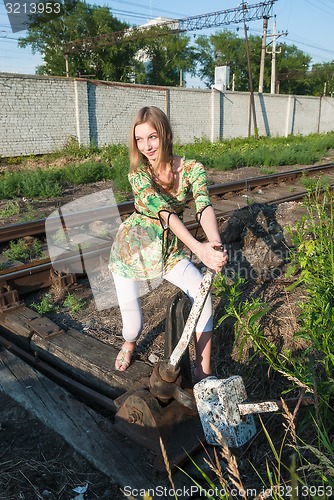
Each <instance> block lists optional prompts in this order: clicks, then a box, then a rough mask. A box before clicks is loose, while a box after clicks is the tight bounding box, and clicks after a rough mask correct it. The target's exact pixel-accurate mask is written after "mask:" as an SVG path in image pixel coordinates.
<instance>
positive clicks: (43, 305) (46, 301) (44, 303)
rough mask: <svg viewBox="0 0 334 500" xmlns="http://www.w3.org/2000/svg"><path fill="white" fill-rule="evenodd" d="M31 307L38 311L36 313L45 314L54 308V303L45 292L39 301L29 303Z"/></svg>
mask: <svg viewBox="0 0 334 500" xmlns="http://www.w3.org/2000/svg"><path fill="white" fill-rule="evenodd" d="M30 306H31V307H32V309H34V310H35V311H37V312H38V314H46V313H48V312H51V311H53V310H54V305H53V303H52V301H51V295H49V294H48V293H46V294H45V295H44V296H43V298H42V299H41V301H40V302H32V303H31V304H30Z"/></svg>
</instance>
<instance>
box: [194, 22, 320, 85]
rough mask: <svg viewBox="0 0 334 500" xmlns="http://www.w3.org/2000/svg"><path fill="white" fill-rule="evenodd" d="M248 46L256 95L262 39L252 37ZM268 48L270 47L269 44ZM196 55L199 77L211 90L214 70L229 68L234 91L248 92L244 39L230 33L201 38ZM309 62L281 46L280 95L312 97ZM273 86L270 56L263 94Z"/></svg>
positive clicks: (293, 49)
mask: <svg viewBox="0 0 334 500" xmlns="http://www.w3.org/2000/svg"><path fill="white" fill-rule="evenodd" d="M248 43H249V54H250V61H251V71H252V80H253V89H254V90H255V91H256V90H257V88H258V84H259V75H260V64H261V46H262V37H261V36H254V35H250V36H249V37H248ZM268 45H269V46H270V43H269V44H268ZM276 50H278V48H277V49H276ZM197 54H198V62H199V69H198V73H199V76H200V77H202V78H203V79H204V81H205V83H206V85H207V86H208V87H210V86H211V85H212V84H213V81H214V69H215V66H224V65H228V66H230V69H231V74H233V75H234V78H235V90H241V91H249V74H248V66H247V57H246V45H245V39H244V38H241V37H239V36H238V35H236V34H235V33H233V32H230V31H223V32H216V33H215V34H213V35H211V36H210V37H206V36H201V37H198V38H197ZM310 62H311V58H310V56H308V55H306V54H305V53H304V52H302V51H301V50H299V49H298V48H297V47H295V46H294V45H292V46H290V45H286V44H282V45H281V52H280V53H279V54H278V55H277V56H276V80H277V81H278V84H279V92H280V93H282V94H287V93H288V94H299V95H302V94H309V93H310V91H311V90H310V89H311V86H310V82H309V78H308V68H309V65H310ZM270 82H271V60H270V55H269V54H266V57H265V67H264V89H263V90H264V92H269V91H270Z"/></svg>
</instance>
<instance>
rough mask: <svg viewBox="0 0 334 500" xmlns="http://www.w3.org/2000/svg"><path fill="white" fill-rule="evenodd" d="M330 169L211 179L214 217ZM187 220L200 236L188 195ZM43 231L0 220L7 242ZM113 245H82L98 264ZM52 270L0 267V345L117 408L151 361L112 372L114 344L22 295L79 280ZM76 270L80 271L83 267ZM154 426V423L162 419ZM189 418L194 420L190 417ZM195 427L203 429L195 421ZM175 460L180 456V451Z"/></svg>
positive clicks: (295, 194)
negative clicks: (53, 316)
mask: <svg viewBox="0 0 334 500" xmlns="http://www.w3.org/2000/svg"><path fill="white" fill-rule="evenodd" d="M333 168H334V165H333V164H327V165H322V166H317V167H310V168H307V169H300V170H297V171H291V172H287V173H284V174H274V175H269V176H264V177H258V178H252V179H245V180H242V181H238V182H233V183H227V184H221V185H213V186H210V193H211V198H212V202H213V206H214V208H215V211H216V213H217V216H218V218H220V219H221V220H223V221H225V222H226V220H228V218H229V216H230V215H231V214H233V213H235V212H236V210H242V209H243V208H245V207H247V206H252V205H254V204H265V205H278V204H280V203H283V202H287V201H298V200H301V199H302V198H303V197H304V196H305V194H306V191H305V189H304V188H303V186H302V185H301V184H300V177H301V176H305V175H308V176H315V175H319V174H320V173H321V174H324V175H326V176H328V177H330V178H331V176H333V179H332V180H331V183H332V184H333V185H334V173H333ZM118 210H119V213H120V215H121V217H123V216H126V215H127V214H128V213H130V212H131V211H132V210H133V203H132V202H127V203H122V204H120V205H118ZM109 211H110V208H108V207H106V208H101V209H100V210H99V211H96V210H95V211H89V210H88V211H85V212H81V213H79V214H73V216H72V218H71V226H77V225H79V226H81V225H84V224H90V223H92V222H94V221H95V220H96V219H98V220H102V221H103V220H105V219H106V218H107V217H108V214H109ZM185 223H186V225H187V226H188V228H189V230H191V231H194V232H196V231H197V236H198V237H201V233H200V231H199V227H198V224H197V223H196V222H195V220H194V206H193V204H192V203H191V202H190V204H189V207H188V208H187V210H186V214H185ZM44 234H45V220H44V219H43V220H38V221H32V222H29V223H22V224H16V225H14V226H4V227H0V243H1V244H2V245H5V244H6V242H8V241H11V240H13V239H17V238H22V237H27V236H39V237H40V236H43V235H44ZM110 245H111V239H110V238H107V239H106V240H105V241H104V242H103V244H102V245H101V246H100V247H99V248H96V247H94V248H92V249H88V250H86V253H85V259H87V260H90V261H91V262H96V263H98V262H101V258H102V259H107V258H108V255H109V252H110ZM75 259H77V255H76V254H75V253H72V254H71V253H68V254H67V255H66V256H65V257H64V258H63V260H61V263H62V264H63V266H64V269H66V267H68V265H69V263H71V262H72V261H73V260H75ZM87 260H85V262H87ZM51 271H52V264H51V262H50V259H49V258H46V259H44V260H43V261H37V262H34V263H29V264H18V265H16V266H15V267H13V268H9V269H5V270H2V271H0V333H1V335H0V344H1V345H2V346H3V347H4V348H5V349H7V350H10V351H11V352H13V353H15V354H16V355H18V356H19V357H20V358H21V359H23V360H25V361H26V362H27V363H29V364H31V365H33V366H34V367H36V368H37V369H38V370H40V371H41V372H42V373H44V374H45V375H47V376H48V377H50V378H51V379H53V380H55V381H56V382H57V383H60V384H61V385H63V386H66V387H67V388H69V389H70V390H71V391H73V392H74V393H76V394H80V395H81V396H83V397H84V398H86V399H87V400H88V401H91V402H94V403H96V404H98V405H99V406H101V407H104V408H106V409H108V410H109V411H111V412H112V413H114V414H116V415H117V412H118V411H119V409H120V408H121V407H122V405H123V404H124V401H125V399H126V397H127V395H128V394H129V387H131V392H133V391H135V390H138V391H143V390H146V389H147V384H148V377H149V376H150V373H151V370H152V366H151V364H147V363H145V362H143V361H137V360H135V362H134V363H132V364H131V366H130V367H129V369H128V370H127V371H126V372H123V373H120V372H116V371H114V370H113V369H111V368H110V367H112V366H114V361H115V357H116V355H117V352H118V349H116V348H115V347H113V346H112V345H109V344H105V343H103V342H101V341H99V340H97V339H95V338H92V337H91V336H87V335H86V336H84V335H83V334H82V332H81V331H78V330H76V329H74V328H69V329H67V330H66V331H65V330H64V329H63V328H61V327H60V326H59V325H58V324H57V323H55V322H53V321H51V320H50V319H49V318H47V317H45V316H43V315H41V314H38V313H37V312H36V311H34V310H32V309H31V308H30V307H27V306H26V305H25V304H24V302H22V297H23V296H24V295H25V294H26V293H30V292H32V291H36V290H38V289H40V288H46V287H48V286H49V285H50V284H52V283H53V280H57V283H58V285H59V286H60V287H63V288H65V289H68V288H69V289H71V287H73V286H74V285H76V283H77V279H78V276H77V275H76V273H66V272H60V273H53V274H52V273H51ZM50 273H51V274H50ZM78 274H79V275H83V274H84V270H83V269H82V270H81V272H79V273H78ZM82 291H83V292H82ZM81 293H84V294H86V296H87V297H89V298H91V291H90V290H89V289H87V288H85V287H81ZM178 412H180V409H178ZM181 413H182V409H181ZM161 419H162V420H163V418H161ZM170 424H172V423H171V422H170ZM155 425H156V428H157V429H158V428H159V418H158V419H157V421H156V422H155ZM164 425H166V421H165V422H164ZM192 425H194V426H196V425H198V422H197V423H196V422H194V421H192ZM187 427H188V430H187ZM191 429H192V427H191V425H190V426H189V422H188V423H187V422H186V429H184V428H182V431H181V435H182V439H183V441H182V444H183V445H184V443H185V442H187V438H188V441H189V446H188V448H186V449H187V450H191V448H192V446H193V443H191V441H192V440H191V435H190V434H191V433H192V431H191ZM197 432H198V433H200V431H199V428H198V427H197ZM189 433H190V434H189ZM140 439H141V440H142V441H141V443H143V442H144V441H145V439H146V438H145V436H142V437H141V438H140ZM167 441H168V440H167ZM145 442H146V441H145ZM166 447H167V451H168V453H169V455H171V456H174V457H175V456H176V455H177V453H179V450H178V451H176V450H175V449H174V448H175V443H174V442H173V443H169V442H167V444H166ZM150 450H151V451H152V452H153V453H154V454H156V456H158V455H159V449H158V447H157V445H156V443H155V444H154V445H152V446H151V448H150ZM159 460H160V461H159ZM159 460H157V462H156V464H157V467H158V468H159V467H161V457H159ZM175 461H176V462H177V458H175Z"/></svg>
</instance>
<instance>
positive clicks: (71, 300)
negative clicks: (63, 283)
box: [63, 293, 85, 314]
mask: <svg viewBox="0 0 334 500" xmlns="http://www.w3.org/2000/svg"><path fill="white" fill-rule="evenodd" d="M63 305H64V307H67V308H68V309H69V311H70V314H75V313H76V312H79V311H81V309H82V308H83V307H84V306H85V301H84V300H83V299H79V298H78V297H76V296H75V295H73V294H72V293H68V294H67V296H66V298H65V300H64V303H63Z"/></svg>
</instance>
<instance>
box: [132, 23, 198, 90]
mask: <svg viewBox="0 0 334 500" xmlns="http://www.w3.org/2000/svg"><path fill="white" fill-rule="evenodd" d="M155 29H159V28H154V27H153V28H152V29H151V30H152V31H153V33H154V30H155ZM189 41H190V37H188V36H185V35H182V34H173V35H172V34H171V35H166V36H156V37H153V36H152V37H149V38H147V39H143V40H142V41H141V50H140V51H139V53H138V57H139V59H140V60H141V61H142V62H143V63H144V65H145V71H144V72H143V71H141V72H137V74H136V83H143V84H147V85H168V86H176V85H180V79H181V78H182V79H183V74H184V73H185V72H188V73H190V74H193V75H194V74H195V52H194V49H193V48H192V47H190V46H189Z"/></svg>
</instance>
